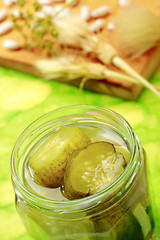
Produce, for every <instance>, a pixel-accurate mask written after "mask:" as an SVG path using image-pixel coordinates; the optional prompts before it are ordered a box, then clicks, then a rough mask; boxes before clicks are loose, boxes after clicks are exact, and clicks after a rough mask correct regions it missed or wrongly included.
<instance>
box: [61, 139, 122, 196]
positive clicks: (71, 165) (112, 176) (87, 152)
mask: <svg viewBox="0 0 160 240" xmlns="http://www.w3.org/2000/svg"><path fill="white" fill-rule="evenodd" d="M72 158H73V159H72V160H69V161H68V163H67V167H66V171H65V175H64V189H63V192H64V194H66V196H69V198H70V199H74V198H80V197H84V196H87V195H92V194H95V193H97V192H99V191H101V190H103V189H104V188H106V187H108V186H109V185H110V184H111V183H113V182H114V181H115V180H116V179H117V178H118V176H119V175H120V174H121V173H122V172H123V170H124V169H125V167H126V161H125V159H124V157H123V155H122V154H121V153H118V152H116V151H115V148H114V146H113V144H111V143H108V142H97V143H92V144H90V145H88V146H87V147H86V148H84V149H82V150H81V151H79V152H78V153H77V154H76V155H75V152H74V155H72Z"/></svg>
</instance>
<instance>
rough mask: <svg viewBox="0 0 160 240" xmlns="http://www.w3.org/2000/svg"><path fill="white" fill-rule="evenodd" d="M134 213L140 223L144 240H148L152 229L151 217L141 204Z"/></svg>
mask: <svg viewBox="0 0 160 240" xmlns="http://www.w3.org/2000/svg"><path fill="white" fill-rule="evenodd" d="M132 213H133V215H134V216H135V217H136V219H137V221H138V222H139V224H140V226H141V229H142V233H143V236H144V239H146V237H147V236H148V234H149V233H150V231H151V229H152V226H151V222H150V218H149V216H148V215H147V213H146V211H145V209H144V207H143V206H142V205H141V204H140V203H138V204H137V205H136V207H135V208H134V209H133V210H132Z"/></svg>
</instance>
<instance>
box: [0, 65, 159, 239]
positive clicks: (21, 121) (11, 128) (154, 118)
mask: <svg viewBox="0 0 160 240" xmlns="http://www.w3.org/2000/svg"><path fill="white" fill-rule="evenodd" d="M151 82H152V83H157V84H158V83H159V85H160V70H159V71H157V72H156V73H155V74H154V76H153V77H152V79H151ZM73 104H95V105H100V106H104V107H107V108H110V109H112V110H115V111H117V112H118V113H120V114H121V115H122V116H124V117H125V118H126V119H127V120H128V121H129V123H130V124H131V126H132V127H133V128H134V130H135V131H136V133H137V134H138V136H139V138H140V140H141V143H142V145H143V147H144V148H145V150H146V152H147V155H148V173H149V186H150V192H151V199H152V206H153V211H154V217H155V221H156V225H157V229H158V232H159V237H160V154H159V149H160V99H158V97H156V96H155V95H153V94H152V93H151V92H150V91H149V90H147V89H145V90H144V91H143V93H142V94H141V96H140V97H139V99H138V100H137V101H135V102H131V101H125V100H122V99H119V98H114V97H110V96H106V95H100V94H97V93H93V92H90V91H86V90H84V91H83V92H80V91H79V89H77V88H75V87H72V86H68V85H65V84H62V83H57V82H51V81H48V82H47V81H44V80H42V79H39V78H36V77H33V76H29V75H25V74H22V73H18V72H14V71H12V70H8V69H4V68H0V239H1V240H29V239H30V237H29V236H28V234H27V233H26V231H25V228H24V226H23V224H22V223H21V220H20V218H19V215H18V214H17V212H16V210H15V205H14V191H13V189H12V184H11V177H10V175H11V173H10V157H11V152H12V148H13V146H14V144H15V142H16V140H17V138H18V136H19V135H20V133H21V132H22V131H23V130H24V128H26V127H27V126H28V125H29V124H30V123H31V122H32V121H33V120H35V119H36V118H38V117H39V116H41V115H43V114H45V113H47V112H49V111H52V110H54V109H56V108H59V107H63V106H67V105H73Z"/></svg>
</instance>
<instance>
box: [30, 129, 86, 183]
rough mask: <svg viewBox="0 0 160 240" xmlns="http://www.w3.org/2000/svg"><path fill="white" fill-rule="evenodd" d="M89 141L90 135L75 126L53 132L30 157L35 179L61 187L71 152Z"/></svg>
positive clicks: (38, 181)
mask: <svg viewBox="0 0 160 240" xmlns="http://www.w3.org/2000/svg"><path fill="white" fill-rule="evenodd" d="M89 143H90V139H89V138H88V136H87V135H86V134H84V133H83V132H82V131H81V130H80V129H79V128H77V127H75V126H67V127H64V128H62V129H60V130H58V131H57V132H55V133H54V134H52V135H51V136H50V137H48V138H47V139H46V140H45V141H43V142H42V143H41V144H39V146H38V147H37V148H35V150H34V152H32V154H31V155H30V157H29V160H28V165H29V169H30V170H31V174H32V176H33V178H34V180H35V181H36V182H37V183H38V184H40V185H42V186H46V187H59V186H60V185H61V184H62V180H63V177H64V171H65V166H66V161H67V159H68V157H69V156H70V154H71V153H72V152H73V150H74V149H79V148H84V147H86V146H87V145H88V144H89Z"/></svg>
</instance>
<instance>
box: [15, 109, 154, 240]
mask: <svg viewBox="0 0 160 240" xmlns="http://www.w3.org/2000/svg"><path fill="white" fill-rule="evenodd" d="M69 125H74V126H77V127H79V128H80V129H82V131H84V132H87V134H89V136H90V137H91V139H92V142H96V141H105V140H106V141H111V142H114V143H115V144H117V145H118V146H121V145H124V146H125V147H126V148H127V150H128V151H129V152H130V159H129V162H128V164H127V167H126V168H125V170H124V172H123V173H122V174H121V175H120V176H119V177H118V178H117V180H116V181H114V182H113V183H112V184H111V185H110V186H109V187H107V188H105V189H103V190H102V191H100V192H98V193H97V194H94V195H91V196H87V197H84V198H81V199H76V200H67V199H64V198H63V197H62V198H61V197H60V198H57V195H59V194H60V191H59V190H58V191H57V190H56V192H54V191H53V189H51V190H50V189H49V190H48V189H46V188H43V187H39V186H37V185H35V184H34V183H33V184H30V180H28V179H29V178H28V177H27V176H28V172H27V162H28V156H29V155H30V153H31V152H32V151H33V149H35V148H36V146H37V145H38V144H39V142H41V141H43V140H44V139H46V138H47V137H48V136H50V135H51V134H53V133H54V132H55V131H56V130H57V129H58V128H62V127H64V126H69ZM42 151H43V149H42ZM12 181H13V186H14V189H15V195H16V207H17V210H18V212H19V214H20V216H21V217H22V220H23V222H24V225H25V227H26V229H27V231H28V232H29V233H30V235H31V236H32V237H33V238H34V239H38V240H41V239H46V240H50V239H59V240H72V239H73V240H74V239H75V240H101V239H102V240H109V239H110V240H121V239H123V240H125V239H126V240H134V239H137V240H141V239H142V240H149V239H156V236H154V237H153V234H155V226H154V220H153V216H152V209H151V204H150V198H149V194H148V186H147V175H146V157H145V154H144V151H143V148H142V147H141V144H140V142H139V139H138V137H137V136H136V134H135V132H134V131H133V130H132V128H131V127H130V125H129V124H128V123H127V121H126V120H125V119H123V118H122V117H121V116H120V115H118V114H117V113H115V112H113V111H111V110H109V109H105V108H102V107H98V106H90V105H77V106H70V107H66V108H62V109H59V110H55V111H53V112H51V113H48V114H46V115H44V116H42V117H41V118H39V119H38V120H37V121H35V122H34V123H32V124H31V125H30V126H29V127H28V128H27V129H26V130H25V131H24V132H23V133H22V135H21V136H20V137H19V139H18V141H17V143H16V145H15V148H14V150H13V154H12ZM31 181H32V179H31ZM54 195H55V196H54Z"/></svg>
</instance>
